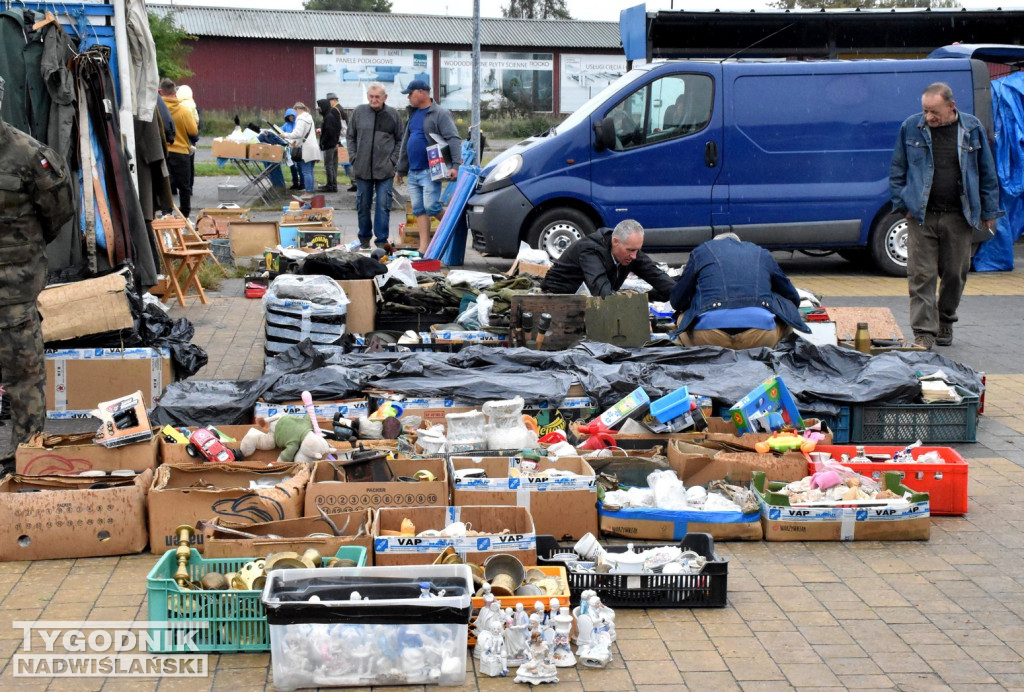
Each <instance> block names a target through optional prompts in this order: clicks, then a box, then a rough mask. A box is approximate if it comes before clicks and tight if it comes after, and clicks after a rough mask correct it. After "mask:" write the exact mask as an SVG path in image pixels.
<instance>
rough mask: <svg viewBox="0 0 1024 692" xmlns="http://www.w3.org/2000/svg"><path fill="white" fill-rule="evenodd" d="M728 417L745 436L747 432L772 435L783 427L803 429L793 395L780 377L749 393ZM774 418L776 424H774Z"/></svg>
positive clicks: (735, 405)
mask: <svg viewBox="0 0 1024 692" xmlns="http://www.w3.org/2000/svg"><path fill="white" fill-rule="evenodd" d="M729 416H730V417H731V418H732V422H733V423H734V424H735V425H736V430H737V431H738V432H739V433H740V434H741V435H742V434H743V433H748V432H771V431H772V430H777V429H778V428H780V427H782V425H786V426H789V427H791V428H796V429H797V430H799V429H801V428H803V418H802V417H801V415H800V411H799V409H797V407H796V402H795V401H793V396H792V395H791V394H790V393H789V390H788V389H787V388H786V383H785V382H783V381H782V378H780V377H769V378H768V379H767V380H765V381H764V382H762V383H761V384H759V385H758V386H757V387H755V388H754V390H753V391H752V392H750V394H747V395H746V396H745V397H743V398H742V399H740V400H739V401H737V402H736V403H735V404H733V406H732V408H730V409H729ZM772 419H774V420H775V421H776V423H777V425H772V423H771V421H772Z"/></svg>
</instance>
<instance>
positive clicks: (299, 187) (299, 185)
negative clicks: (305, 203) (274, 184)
mask: <svg viewBox="0 0 1024 692" xmlns="http://www.w3.org/2000/svg"><path fill="white" fill-rule="evenodd" d="M288 189H289V190H304V189H305V188H304V187H303V186H302V183H292V186H291V187H290V188H288Z"/></svg>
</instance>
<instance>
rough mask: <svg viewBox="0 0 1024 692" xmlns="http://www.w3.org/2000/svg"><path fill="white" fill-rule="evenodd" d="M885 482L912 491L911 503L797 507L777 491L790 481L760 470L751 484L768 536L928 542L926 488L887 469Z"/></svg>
mask: <svg viewBox="0 0 1024 692" xmlns="http://www.w3.org/2000/svg"><path fill="white" fill-rule="evenodd" d="M883 480H884V485H885V487H886V488H888V489H889V490H892V491H893V492H894V493H896V494H897V495H904V494H905V493H910V497H909V498H908V499H909V501H910V504H909V505H904V506H903V507H898V506H897V507H893V506H889V505H888V503H884V502H883V503H867V501H864V502H865V503H867V504H864V503H862V504H857V503H852V502H837V503H835V506H834V507H793V506H791V505H790V504H789V497H788V496H786V495H782V494H780V493H778V492H777V491H779V490H781V489H782V488H783V487H784V486H785V485H786V484H785V483H784V482H782V481H779V482H770V483H769V482H768V481H767V479H766V476H765V474H763V473H757V474H755V475H754V480H753V482H752V483H751V487H752V488H753V490H754V492H755V493H756V494H757V500H758V503H759V504H760V505H761V524H762V526H763V527H764V537H765V540H768V541H927V540H928V538H929V536H930V533H931V517H930V511H929V498H928V493H915V492H914V491H913V490H911V489H910V488H908V487H907V486H905V485H903V484H901V483H900V476H899V474H898V473H894V472H889V473H886V474H885V477H884V479H883Z"/></svg>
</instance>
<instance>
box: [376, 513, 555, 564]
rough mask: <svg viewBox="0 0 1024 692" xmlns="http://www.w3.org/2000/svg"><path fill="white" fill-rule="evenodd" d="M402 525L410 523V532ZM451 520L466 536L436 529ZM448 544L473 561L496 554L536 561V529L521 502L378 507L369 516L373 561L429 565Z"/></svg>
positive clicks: (529, 562) (524, 562)
mask: <svg viewBox="0 0 1024 692" xmlns="http://www.w3.org/2000/svg"><path fill="white" fill-rule="evenodd" d="M403 524H406V525H409V524H411V533H410V534H409V535H403V534H402V527H403ZM452 525H456V526H458V527H459V528H464V529H465V535H443V534H441V532H442V531H445V530H448V531H449V532H451V531H452V529H453V528H454V527H453V526H452ZM449 527H452V528H449ZM424 531H426V532H428V535H425V536H424V535H421V534H422V533H423V532H424ZM457 533H458V534H462V532H461V531H460V532H457ZM447 548H451V549H452V550H454V551H455V552H456V553H458V554H459V555H460V556H461V557H462V559H463V560H465V561H466V562H475V563H476V564H478V565H479V564H482V563H483V561H484V560H486V559H487V558H489V557H491V556H492V555H498V554H500V553H507V554H509V555H512V556H514V557H516V558H518V559H519V561H520V562H522V563H523V564H524V565H536V564H537V532H536V531H535V530H534V528H533V519H532V518H531V517H530V513H529V512H528V511H527V510H526V508H525V507H495V506H480V507H475V506H473V507H381V508H380V509H378V510H377V514H376V515H375V516H374V519H373V564H375V565H378V566H379V565H429V564H431V563H433V562H434V560H436V559H437V557H438V555H440V554H441V553H442V552H444V551H445V549H447Z"/></svg>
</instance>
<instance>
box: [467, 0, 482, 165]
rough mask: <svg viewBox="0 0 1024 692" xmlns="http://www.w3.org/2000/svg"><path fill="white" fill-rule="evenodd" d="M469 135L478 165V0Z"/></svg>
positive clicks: (474, 15)
mask: <svg viewBox="0 0 1024 692" xmlns="http://www.w3.org/2000/svg"><path fill="white" fill-rule="evenodd" d="M469 127H470V129H469V132H470V136H471V138H472V142H473V151H475V152H476V162H475V163H476V165H478V166H479V165H480V163H481V161H480V160H481V158H483V152H482V151H480V0H473V113H472V116H471V117H470V126H469Z"/></svg>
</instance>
